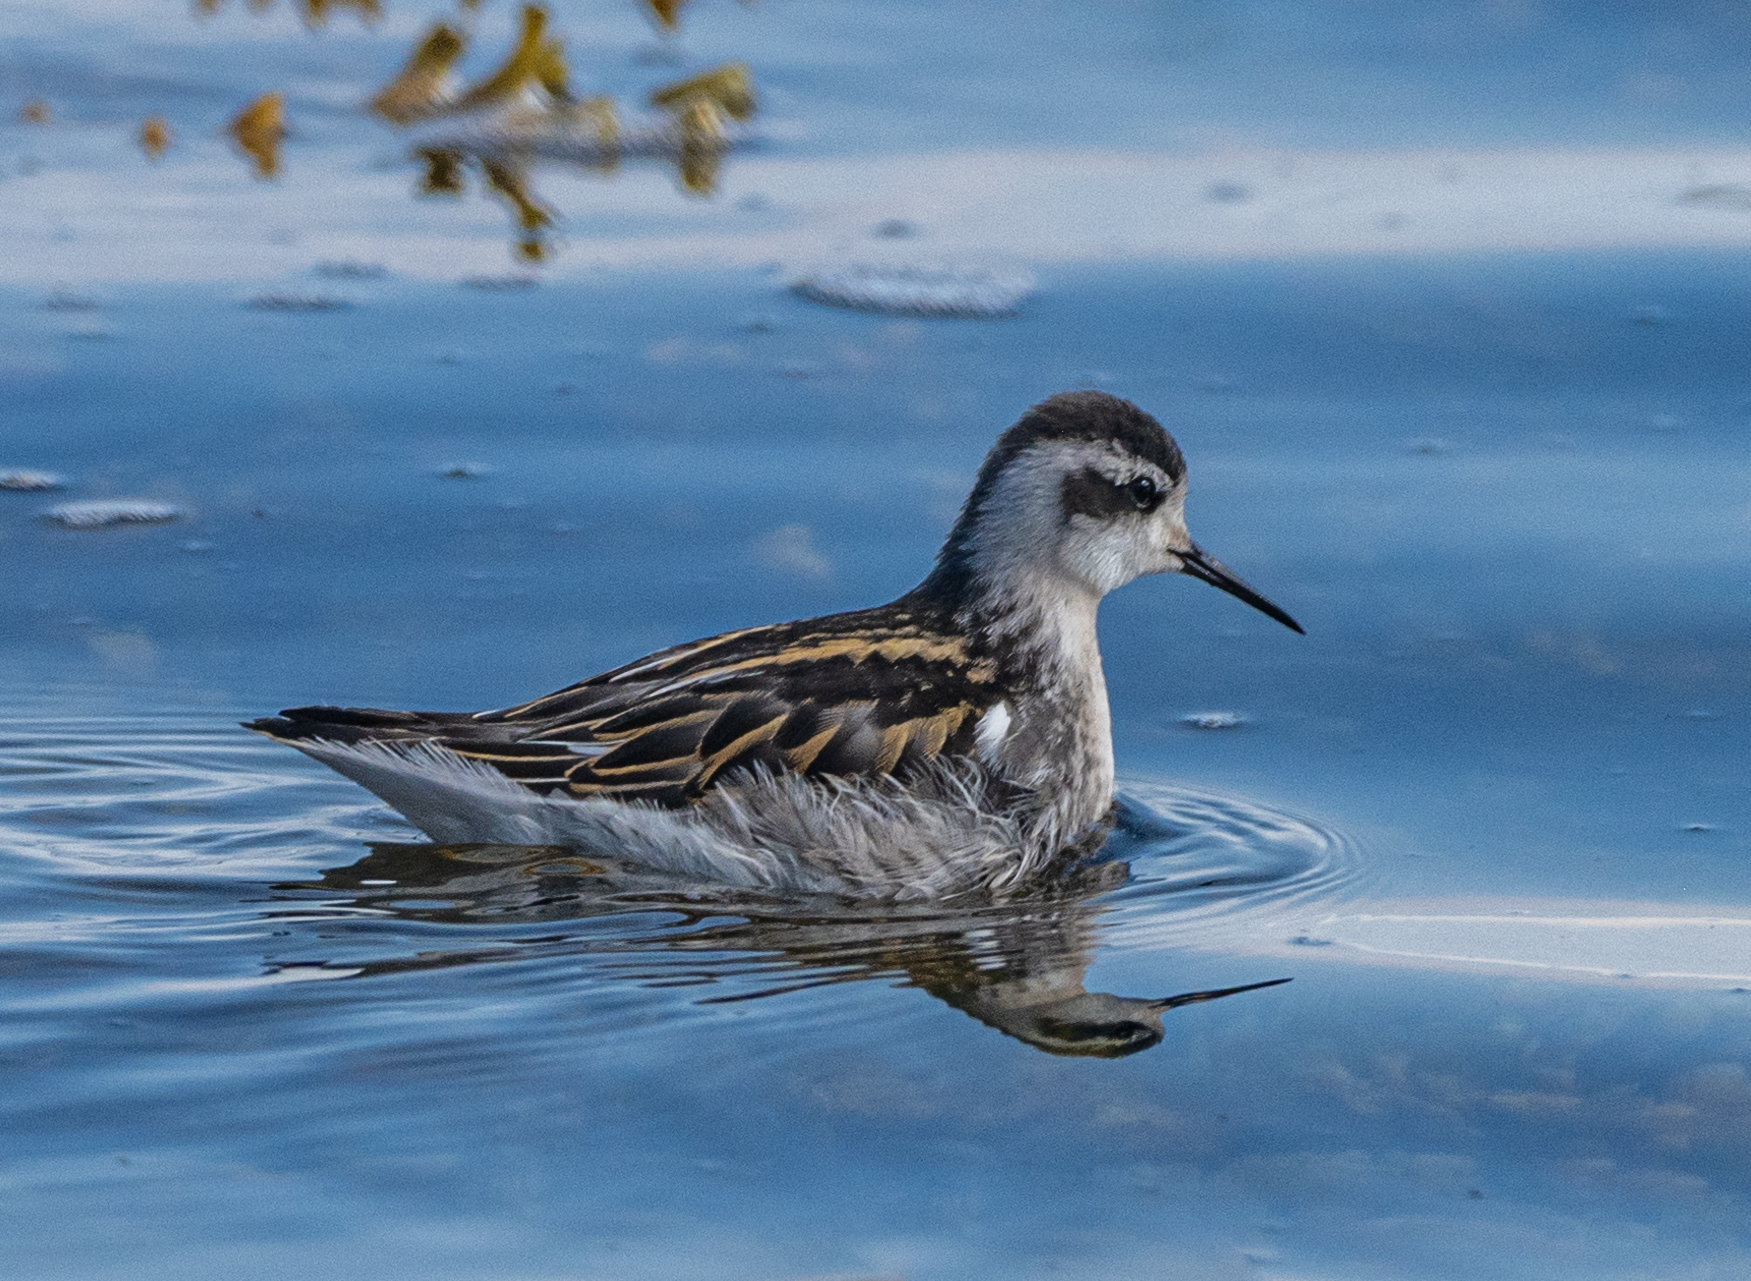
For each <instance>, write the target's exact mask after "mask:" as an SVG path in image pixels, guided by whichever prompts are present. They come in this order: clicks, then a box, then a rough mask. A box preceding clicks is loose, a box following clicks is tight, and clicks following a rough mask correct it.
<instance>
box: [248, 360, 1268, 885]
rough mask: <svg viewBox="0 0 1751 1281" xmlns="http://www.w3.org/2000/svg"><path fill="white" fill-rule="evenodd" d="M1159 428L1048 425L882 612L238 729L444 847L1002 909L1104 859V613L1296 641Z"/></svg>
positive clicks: (1133, 411)
mask: <svg viewBox="0 0 1751 1281" xmlns="http://www.w3.org/2000/svg"><path fill="white" fill-rule="evenodd" d="M1185 496H1186V467H1185V460H1184V457H1183V456H1182V455H1181V453H1180V450H1179V447H1178V446H1177V445H1176V444H1175V443H1174V441H1173V438H1172V437H1171V436H1169V435H1168V434H1167V432H1166V431H1164V430H1163V429H1162V427H1161V425H1160V424H1159V423H1158V422H1156V421H1155V419H1153V418H1152V417H1150V416H1149V415H1148V414H1147V413H1145V412H1144V411H1143V410H1141V409H1139V408H1138V407H1137V406H1136V405H1133V404H1131V403H1130V402H1128V401H1124V400H1120V399H1118V398H1117V397H1114V396H1110V395H1106V394H1104V393H1101V392H1092V391H1082V392H1066V393H1062V394H1060V395H1057V396H1053V397H1051V398H1050V399H1048V400H1045V401H1042V402H1041V403H1040V404H1038V405H1035V406H1034V407H1033V408H1032V409H1030V410H1028V411H1027V413H1026V414H1024V415H1023V416H1022V418H1021V419H1020V421H1018V422H1017V423H1016V424H1015V425H1014V426H1012V427H1010V428H1009V429H1008V430H1007V431H1005V432H1004V433H1003V434H1002V436H1000V437H999V438H998V440H997V443H996V444H995V445H994V446H993V447H992V449H991V452H990V453H989V454H988V455H987V456H986V458H985V461H984V463H983V465H982V466H981V467H980V469H979V473H978V476H977V478H976V480H975V482H974V484H973V488H972V492H971V493H970V494H969V495H968V497H967V500H966V502H965V504H964V505H963V506H962V508H961V511H960V515H959V517H958V518H957V519H956V521H955V523H954V526H953V528H952V529H951V530H950V532H949V535H948V539H947V541H946V542H945V543H944V544H943V546H942V550H941V551H940V552H939V553H938V554H937V558H936V563H935V566H934V567H933V568H932V569H931V571H930V573H929V574H928V575H927V576H926V577H925V579H924V581H923V582H921V583H920V584H919V585H918V586H917V587H915V588H913V589H912V590H911V591H909V592H907V593H906V594H905V595H904V596H901V597H900V598H899V599H898V600H895V601H893V602H891V603H889V604H886V605H880V606H877V607H875V608H873V609H863V610H856V611H853V612H850V613H844V614H832V615H828V616H826V617H823V618H812V619H807V620H804V621H801V622H792V623H779V624H775V625H771V626H765V627H753V628H747V629H743V630H739V631H732V632H726V633H724V634H723V635H721V636H713V637H709V638H707V639H705V640H698V641H691V642H688V643H686V644H682V645H676V646H674V647H672V648H669V649H665V650H661V651H659V652H657V653H655V654H651V655H649V656H647V657H644V658H640V659H637V660H636V661H634V662H631V663H627V664H625V665H624V666H621V667H617V668H615V669H613V670H612V671H608V672H603V673H602V674H600V675H598V676H592V677H590V678H589V679H587V680H583V681H580V682H578V683H577V684H575V685H569V686H567V687H566V688H564V689H562V690H559V691H557V692H556V693H552V694H548V695H546V696H545V697H542V698H537V699H535V700H533V701H532V702H527V703H520V704H518V705H516V706H514V707H507V708H501V709H498V710H494V711H486V712H473V713H466V712H461V713H459V712H403V711H384V710H378V709H371V708H352V707H296V708H290V709H288V710H286V711H284V712H282V713H281V714H280V715H279V716H277V717H267V718H264V719H261V720H257V721H252V722H247V723H246V724H247V728H250V729H253V730H257V731H259V732H261V733H263V734H266V735H268V736H270V737H272V738H275V739H278V740H280V741H282V742H285V743H289V744H290V745H292V746H293V747H296V748H298V749H299V750H301V751H303V752H305V753H306V754H308V755H310V756H312V757H314V758H315V759H316V760H319V761H321V762H323V763H324V764H326V765H328V766H330V767H331V768H333V769H335V770H337V771H338V772H339V773H341V774H343V775H345V776H347V777H348V778H351V779H353V780H354V781H355V782H358V783H360V784H362V785H363V786H364V787H366V788H368V789H369V790H370V791H372V792H374V793H376V794H377V795H378V796H379V797H381V798H382V799H383V800H384V801H386V802H388V803H389V804H390V805H391V806H392V807H394V808H395V809H397V810H399V811H400V812H401V813H402V814H403V815H404V816H405V817H406V818H407V819H408V820H409V821H411V822H412V823H413V824H414V826H415V827H418V828H419V829H421V830H422V831H423V832H425V833H426V834H427V835H428V836H430V837H432V838H433V839H434V840H437V841H439V842H444V843H452V844H454V843H460V842H500V843H522V844H555V845H567V846H572V847H576V848H581V849H594V850H599V851H603V852H607V853H612V854H613V855H615V856H616V857H617V858H620V859H623V860H625V861H626V862H628V863H631V864H633V865H636V866H641V867H647V868H650V869H652V870H653V871H657V872H661V873H666V874H672V875H675V876H679V877H683V878H689V879H692V880H697V881H700V882H703V883H706V884H710V885H718V886H730V887H734V888H738V889H745V890H755V891H771V892H777V893H794V892H818V893H827V894H836V895H842V896H849V897H860V898H861V897H893V898H936V897H944V896H947V895H952V894H958V893H964V892H969V891H981V892H985V893H999V894H1003V893H1010V892H1014V891H1017V890H1019V889H1021V888H1023V887H1025V886H1026V885H1027V884H1028V883H1029V882H1030V881H1032V880H1034V879H1035V878H1036V877H1038V876H1039V874H1040V873H1042V872H1043V871H1045V870H1046V869H1048V868H1049V867H1051V866H1053V865H1055V864H1059V863H1061V862H1063V861H1064V860H1065V859H1066V858H1068V857H1073V856H1074V855H1075V853H1076V852H1077V851H1085V850H1086V849H1088V848H1090V847H1092V845H1093V844H1096V843H1098V840H1099V838H1100V836H1101V835H1102V834H1103V832H1104V828H1103V824H1104V823H1105V822H1106V821H1107V819H1108V815H1109V812H1110V811H1111V809H1112V805H1113V783H1114V778H1113V747H1112V730H1111V718H1110V712H1109V709H1108V705H1107V692H1106V682H1105V678H1104V676H1103V674H1102V670H1101V659H1100V648H1099V645H1098V642H1097V639H1096V635H1095V616H1096V612H1097V609H1098V606H1099V604H1100V600H1101V598H1102V597H1103V596H1105V595H1106V594H1107V593H1108V592H1110V591H1113V590H1114V589H1116V588H1118V587H1122V586H1123V585H1125V584H1126V583H1129V582H1131V581H1132V580H1134V579H1136V578H1139V577H1142V576H1144V575H1147V574H1160V573H1180V574H1186V575H1189V576H1191V577H1193V578H1198V579H1201V580H1203V581H1204V582H1206V583H1209V584H1211V585H1213V586H1215V587H1218V588H1220V589H1221V590H1223V591H1225V592H1227V593H1229V594H1230V595H1232V596H1235V597H1237V598H1239V599H1240V600H1242V601H1244V602H1246V603H1247V604H1248V605H1251V606H1252V607H1253V608H1255V609H1257V610H1260V611H1261V612H1263V613H1264V614H1266V615H1268V616H1269V617H1271V618H1273V619H1275V620H1276V621H1277V622H1279V623H1282V624H1283V625H1284V626H1286V627H1289V628H1291V629H1293V630H1294V631H1297V632H1299V631H1301V630H1302V629H1301V627H1300V625H1299V624H1298V623H1296V622H1295V620H1294V619H1293V618H1291V617H1290V616H1289V615H1288V614H1286V613H1284V612H1283V610H1281V609H1279V608H1278V607H1277V606H1276V605H1274V604H1272V603H1271V602H1270V601H1268V600H1266V599H1265V598H1264V597H1263V596H1260V595H1259V594H1258V593H1257V592H1255V591H1254V590H1253V589H1252V588H1250V587H1248V586H1247V585H1246V584H1245V583H1244V582H1242V581H1241V580H1240V579H1239V578H1238V577H1236V576H1235V575H1234V573H1233V572H1232V571H1231V570H1229V569H1228V567H1227V566H1225V565H1223V564H1222V562H1220V561H1219V560H1217V559H1216V558H1215V557H1213V556H1211V555H1210V554H1209V553H1207V552H1205V551H1204V550H1203V549H1202V548H1200V547H1199V546H1198V545H1197V544H1196V543H1195V542H1193V541H1192V538H1191V535H1190V534H1189V533H1188V532H1187V529H1186V523H1185Z"/></svg>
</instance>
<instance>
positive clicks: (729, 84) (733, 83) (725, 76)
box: [650, 62, 760, 120]
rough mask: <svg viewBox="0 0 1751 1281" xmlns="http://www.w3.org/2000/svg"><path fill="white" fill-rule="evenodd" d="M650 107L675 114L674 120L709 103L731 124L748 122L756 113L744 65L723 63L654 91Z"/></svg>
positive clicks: (749, 75)
mask: <svg viewBox="0 0 1751 1281" xmlns="http://www.w3.org/2000/svg"><path fill="white" fill-rule="evenodd" d="M650 102H651V106H653V107H660V108H662V109H663V110H665V111H672V112H674V113H675V114H676V115H677V117H680V116H682V115H685V114H686V113H687V112H688V110H689V109H690V108H692V107H694V106H696V105H698V104H700V103H709V104H711V105H712V106H714V107H716V108H717V109H718V110H719V111H720V112H722V113H723V114H724V115H726V116H728V117H729V118H730V119H732V120H750V119H752V118H753V116H754V113H755V111H757V110H758V109H759V105H760V104H759V102H758V100H757V99H756V98H755V97H754V78H753V75H752V73H751V72H750V71H749V69H748V64H747V63H745V62H726V63H724V64H723V66H721V67H713V68H712V69H711V70H710V71H702V72H700V73H699V74H698V75H696V76H689V77H688V78H687V79H685V80H677V81H676V82H675V83H674V84H672V85H664V86H662V87H661V88H660V89H656V90H653V91H652V93H651V98H650Z"/></svg>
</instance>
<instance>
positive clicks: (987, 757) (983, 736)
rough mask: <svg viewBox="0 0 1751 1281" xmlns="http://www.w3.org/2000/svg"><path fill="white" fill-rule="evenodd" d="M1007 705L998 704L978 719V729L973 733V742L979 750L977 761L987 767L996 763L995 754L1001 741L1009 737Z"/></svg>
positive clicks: (999, 747)
mask: <svg viewBox="0 0 1751 1281" xmlns="http://www.w3.org/2000/svg"><path fill="white" fill-rule="evenodd" d="M1009 722H1010V715H1009V704H1008V703H999V704H997V706H995V707H993V708H992V709H991V710H990V711H988V712H986V713H985V714H984V715H983V716H981V717H980V718H979V728H978V729H977V730H975V731H974V733H973V741H974V742H975V743H976V744H977V745H978V748H979V759H980V760H982V761H984V762H985V763H986V764H987V765H994V764H996V763H997V753H998V751H999V749H1001V748H1002V746H1003V740H1004V739H1005V738H1007V737H1008V736H1009Z"/></svg>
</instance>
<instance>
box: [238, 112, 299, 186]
mask: <svg viewBox="0 0 1751 1281" xmlns="http://www.w3.org/2000/svg"><path fill="white" fill-rule="evenodd" d="M230 133H231V140H232V141H233V142H235V143H236V144H237V146H238V149H239V150H241V151H242V152H243V153H244V154H245V155H246V156H248V157H249V158H250V160H251V161H252V162H254V164H255V176H256V177H257V178H260V179H262V180H263V181H264V182H266V181H272V180H273V179H274V178H277V177H278V176H279V173H280V143H281V142H282V141H283V140H284V138H285V136H286V95H285V94H283V93H277V92H276V93H264V94H263V95H262V96H261V97H259V98H257V99H256V100H255V101H254V102H252V103H250V104H249V105H248V106H247V107H245V108H244V109H243V110H242V111H240V112H238V113H237V118H236V119H235V120H233V121H232V122H231V128H230Z"/></svg>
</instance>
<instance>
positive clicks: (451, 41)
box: [371, 22, 467, 125]
mask: <svg viewBox="0 0 1751 1281" xmlns="http://www.w3.org/2000/svg"><path fill="white" fill-rule="evenodd" d="M466 48H467V43H466V41H465V39H464V37H463V35H462V33H461V32H459V31H457V30H455V29H454V28H452V27H449V26H447V25H445V24H444V23H442V22H440V23H438V24H437V25H436V26H435V27H433V28H432V29H431V31H429V32H428V33H427V34H426V37H425V39H423V40H421V41H420V43H419V46H418V47H417V48H416V49H414V51H413V54H412V56H411V57H409V58H408V60H407V65H406V66H404V67H403V68H402V69H401V73H400V74H399V75H397V76H396V77H395V79H393V80H391V81H390V82H389V83H388V84H386V85H384V86H383V88H382V89H380V90H379V91H378V92H377V96H376V97H374V98H372V99H371V110H373V111H375V112H376V113H377V114H378V115H380V116H382V117H383V118H384V119H385V120H388V121H390V122H391V123H393V124H398V125H407V124H412V123H413V122H414V121H416V120H418V119H420V118H421V117H422V116H428V115H433V114H435V113H437V112H438V111H441V110H443V108H444V102H445V93H444V87H445V82H446V81H447V80H448V79H449V77H450V71H451V68H453V67H454V66H455V65H456V60H457V59H458V58H460V57H461V56H462V54H463V51H464V50H465V49H466Z"/></svg>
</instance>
